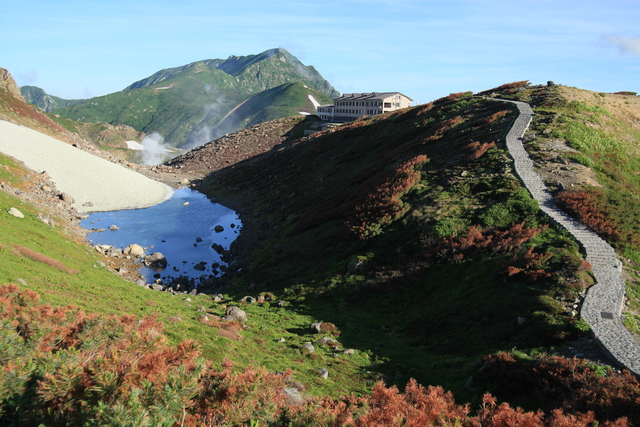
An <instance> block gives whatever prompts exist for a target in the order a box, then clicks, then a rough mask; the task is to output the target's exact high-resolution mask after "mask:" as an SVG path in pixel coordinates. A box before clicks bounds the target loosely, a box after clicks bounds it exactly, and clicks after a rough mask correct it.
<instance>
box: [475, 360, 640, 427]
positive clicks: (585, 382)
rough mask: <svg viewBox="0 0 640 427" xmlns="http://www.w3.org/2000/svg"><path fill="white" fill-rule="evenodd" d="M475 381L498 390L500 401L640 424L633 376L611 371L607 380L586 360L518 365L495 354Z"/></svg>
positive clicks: (638, 385) (639, 385)
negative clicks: (532, 400)
mask: <svg viewBox="0 0 640 427" xmlns="http://www.w3.org/2000/svg"><path fill="white" fill-rule="evenodd" d="M474 380H475V381H477V382H479V383H481V384H487V383H490V384H492V385H493V387H494V390H495V392H496V394H497V395H498V396H499V397H500V396H502V397H504V398H516V397H520V396H521V397H524V396H537V398H538V400H539V401H540V403H541V404H542V408H543V409H546V410H552V409H560V410H562V411H564V412H565V413H567V414H568V413H571V414H576V413H588V412H590V411H591V412H593V414H594V415H595V418H596V419H597V420H599V421H600V422H602V421H607V422H610V423H614V424H610V425H639V423H640V382H638V380H637V379H636V378H635V377H633V375H631V374H630V373H629V372H628V371H622V372H621V373H616V372H614V371H612V370H609V371H608V372H607V373H606V374H605V375H601V374H599V373H597V372H596V371H594V369H593V367H592V366H591V365H589V362H588V361H586V360H584V359H577V358H573V359H566V358H563V357H557V356H542V357H539V358H534V359H527V360H516V359H515V358H514V357H513V356H512V355H511V354H508V353H500V354H494V355H490V356H486V357H485V358H484V359H483V368H482V369H481V370H480V371H479V372H478V373H477V374H476V375H474ZM623 418H627V419H628V420H629V422H630V424H625V423H624V422H623V421H621V419H623ZM615 422H618V424H615ZM605 425H606V424H605Z"/></svg>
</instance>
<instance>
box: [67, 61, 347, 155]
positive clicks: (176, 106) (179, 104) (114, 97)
mask: <svg viewBox="0 0 640 427" xmlns="http://www.w3.org/2000/svg"><path fill="white" fill-rule="evenodd" d="M294 82H301V83H303V84H304V85H306V86H308V87H309V88H311V89H312V90H315V91H317V92H319V93H323V94H325V95H326V96H332V95H336V94H337V92H336V91H335V90H334V89H333V87H331V85H330V84H329V83H328V82H327V81H326V80H324V79H323V78H322V77H321V76H320V74H319V73H318V72H317V71H316V70H315V69H314V68H313V67H307V66H304V65H302V64H301V63H300V62H299V61H298V60H297V59H296V58H295V57H293V56H292V55H291V54H289V53H288V52H287V51H286V50H284V49H271V50H269V51H266V52H263V53H262V54H260V55H251V56H247V57H235V56H232V57H230V58H229V59H227V60H220V59H214V60H206V61H198V62H194V63H191V64H188V65H185V66H183V67H176V68H170V69H166V70H161V71H159V72H157V73H155V74H154V75H152V76H150V77H148V78H146V79H143V80H140V81H138V82H136V83H133V84H132V85H130V86H129V87H127V88H126V89H125V90H123V91H121V92H116V93H113V94H109V95H106V96H101V97H97V98H93V99H90V100H87V101H86V102H83V103H80V104H77V105H73V106H69V107H64V108H61V109H57V110H55V112H56V114H59V115H60V116H61V117H65V118H71V119H74V120H79V121H84V122H95V121H105V122H108V123H111V124H127V125H129V126H131V127H133V128H135V129H137V130H138V131H141V132H145V133H147V134H150V133H152V132H159V133H160V134H161V135H163V137H164V138H165V142H166V143H168V144H170V145H174V146H197V145H201V144H203V143H205V142H208V141H211V140H213V139H215V138H216V137H218V136H221V135H223V134H225V133H228V132H231V131H234V130H237V129H240V128H242V127H243V126H245V125H246V123H255V120H254V118H255V117H256V116H257V115H258V114H257V113H255V112H253V113H251V112H248V114H250V116H244V115H239V114H238V113H237V112H236V113H235V114H234V115H233V118H234V121H233V122H232V121H231V119H230V118H229V117H230V116H228V115H229V113H230V112H231V111H233V110H234V109H235V108H237V107H238V106H240V105H241V104H242V103H243V102H245V101H246V100H247V99H249V98H250V97H252V96H254V95H256V94H259V93H260V92H262V91H265V90H270V89H274V88H276V87H278V86H281V85H283V84H286V83H294ZM284 95H286V93H284V94H281V95H280V96H284ZM264 98H265V99H268V98H269V95H265V97H264ZM324 99H325V100H327V98H324ZM294 100H295V101H294ZM278 102H279V104H280V105H283V104H286V103H287V102H286V101H278ZM288 103H289V104H290V107H291V108H288V109H282V108H278V107H275V108H274V109H271V110H270V112H268V113H265V114H264V116H265V117H267V118H268V119H273V118H280V117H285V116H284V115H278V114H289V112H290V111H295V112H296V113H297V111H301V110H305V109H308V104H309V102H308V99H305V98H304V97H297V98H293V99H292V100H289V101H288ZM261 105H262V106H264V107H267V106H268V105H266V104H265V103H264V101H261ZM240 111H245V110H244V109H243V110H240ZM223 118H225V120H224V129H218V127H219V126H220V125H221V120H222V119H223Z"/></svg>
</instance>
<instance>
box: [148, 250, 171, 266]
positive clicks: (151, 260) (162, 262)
mask: <svg viewBox="0 0 640 427" xmlns="http://www.w3.org/2000/svg"><path fill="white" fill-rule="evenodd" d="M144 265H146V266H147V267H151V268H166V267H167V259H166V258H165V257H164V255H162V252H154V253H152V254H151V255H147V256H146V257H144Z"/></svg>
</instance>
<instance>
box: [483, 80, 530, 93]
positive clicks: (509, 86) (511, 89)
mask: <svg viewBox="0 0 640 427" xmlns="http://www.w3.org/2000/svg"><path fill="white" fill-rule="evenodd" d="M528 85H529V80H522V81H519V82H513V83H505V84H503V85H500V86H498V87H494V88H493V89H489V90H485V91H484V92H480V95H482V94H487V93H492V92H507V93H515V92H516V91H517V90H518V89H519V88H521V87H525V86H528Z"/></svg>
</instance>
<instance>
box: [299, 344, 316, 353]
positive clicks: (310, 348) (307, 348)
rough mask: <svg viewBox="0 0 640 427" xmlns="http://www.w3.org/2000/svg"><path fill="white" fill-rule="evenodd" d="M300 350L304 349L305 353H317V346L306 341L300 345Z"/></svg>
mask: <svg viewBox="0 0 640 427" xmlns="http://www.w3.org/2000/svg"><path fill="white" fill-rule="evenodd" d="M300 350H302V352H303V353H305V352H306V353H315V351H316V348H315V347H314V346H313V344H311V343H310V342H306V343H304V344H302V345H301V346H300Z"/></svg>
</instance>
